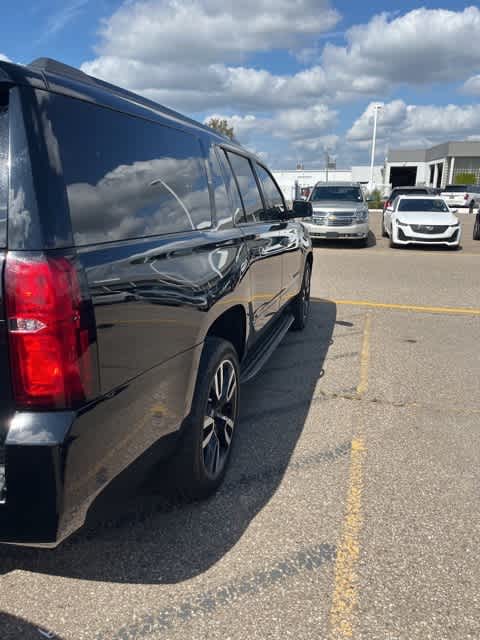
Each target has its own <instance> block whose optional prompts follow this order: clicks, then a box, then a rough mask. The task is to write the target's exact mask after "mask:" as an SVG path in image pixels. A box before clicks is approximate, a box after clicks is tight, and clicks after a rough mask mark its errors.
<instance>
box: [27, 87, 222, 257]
mask: <svg viewBox="0 0 480 640" xmlns="http://www.w3.org/2000/svg"><path fill="white" fill-rule="evenodd" d="M37 95H38V98H39V106H40V108H41V110H42V112H43V113H42V117H43V118H45V121H46V122H47V123H48V126H49V131H50V132H51V144H53V142H55V147H56V149H57V151H56V157H58V156H59V159H58V161H59V162H60V159H61V165H62V167H63V176H64V180H65V184H66V188H67V196H68V202H69V207H70V215H71V219H72V226H73V233H74V238H75V242H76V244H78V245H85V244H91V243H97V242H109V241H115V240H124V239H131V238H143V237H146V236H153V235H160V234H168V233H175V232H179V231H192V230H194V229H205V228H208V227H210V226H211V224H212V220H211V211H210V196H209V189H208V182H207V173H206V164H205V158H204V155H203V151H202V148H201V146H200V142H199V140H198V139H197V138H196V137H195V136H193V135H192V134H190V133H187V132H185V131H181V130H179V129H174V128H172V127H169V126H164V125H162V124H158V123H156V122H151V121H149V120H145V119H143V118H136V117H133V116H130V115H127V114H123V113H119V112H116V111H112V110H111V109H106V108H103V107H97V106H94V105H91V104H89V103H86V102H82V101H80V100H75V99H72V98H67V97H65V96H58V95H55V94H52V93H47V92H44V91H37Z"/></svg>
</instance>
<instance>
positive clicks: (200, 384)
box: [169, 337, 240, 500]
mask: <svg viewBox="0 0 480 640" xmlns="http://www.w3.org/2000/svg"><path fill="white" fill-rule="evenodd" d="M239 371H240V368H239V363H238V355H237V352H236V350H235V348H234V347H233V345H232V344H231V343H230V342H228V341H227V340H223V339H221V338H214V337H211V338H207V339H206V340H205V345H204V347H203V352H202V356H201V359H200V366H199V369H198V376H197V384H196V387H195V393H194V396H193V401H192V410H191V412H190V415H189V417H188V419H187V423H186V425H185V427H184V431H183V434H182V438H181V441H180V447H179V450H178V451H177V454H176V456H175V457H174V458H173V459H172V461H171V464H170V467H171V473H170V474H169V475H170V477H171V479H172V480H173V482H174V483H175V489H176V491H177V492H178V493H179V494H180V496H181V497H183V498H187V499H191V500H192V499H193V500H196V499H203V498H207V497H208V496H209V495H211V494H212V493H214V492H215V491H216V490H217V489H218V487H219V486H220V485H221V483H222V481H223V478H224V476H225V473H226V470H227V466H228V463H229V460H230V454H231V450H232V446H233V440H234V435H235V429H236V427H237V423H238V409H239V400H240V395H239V392H240V373H239ZM222 402H223V404H222Z"/></svg>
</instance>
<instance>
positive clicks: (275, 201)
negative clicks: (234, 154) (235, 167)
mask: <svg viewBox="0 0 480 640" xmlns="http://www.w3.org/2000/svg"><path fill="white" fill-rule="evenodd" d="M255 169H256V171H257V176H258V179H259V181H260V184H261V185H262V191H263V196H264V198H265V205H266V207H267V210H266V215H265V216H264V219H265V220H282V219H284V218H285V213H286V210H287V208H286V206H285V200H284V199H283V195H282V193H281V191H280V189H279V188H278V187H277V185H276V183H275V181H274V179H273V178H272V176H271V175H270V172H269V171H267V169H265V167H262V165H260V164H257V163H255Z"/></svg>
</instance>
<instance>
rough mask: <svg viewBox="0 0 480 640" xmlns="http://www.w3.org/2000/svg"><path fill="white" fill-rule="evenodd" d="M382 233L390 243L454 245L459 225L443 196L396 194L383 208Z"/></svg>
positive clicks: (392, 244) (457, 245)
mask: <svg viewBox="0 0 480 640" xmlns="http://www.w3.org/2000/svg"><path fill="white" fill-rule="evenodd" d="M382 235H383V236H384V237H386V236H388V237H389V238H390V246H391V247H396V246H399V245H407V244H425V245H426V244H442V245H448V246H449V247H455V248H457V249H458V247H459V246H460V239H461V236H462V227H461V225H460V221H459V220H458V218H457V216H455V215H454V213H453V211H452V210H451V209H449V208H448V206H447V204H446V203H445V200H443V198H439V197H428V196H417V197H415V196H399V197H398V198H395V200H394V201H393V202H392V204H391V205H390V206H389V207H388V208H387V209H385V211H384V214H383V221H382Z"/></svg>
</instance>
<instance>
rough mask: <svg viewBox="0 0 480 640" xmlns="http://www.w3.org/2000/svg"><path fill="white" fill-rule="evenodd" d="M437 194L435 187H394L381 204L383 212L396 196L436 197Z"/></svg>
mask: <svg viewBox="0 0 480 640" xmlns="http://www.w3.org/2000/svg"><path fill="white" fill-rule="evenodd" d="M438 193H439V189H436V188H435V187H394V188H393V189H392V191H391V193H390V195H389V196H388V198H387V200H385V202H384V203H383V210H384V211H385V209H387V208H388V207H390V206H391V204H392V202H393V201H394V200H395V198H398V196H436V195H438Z"/></svg>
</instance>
